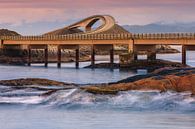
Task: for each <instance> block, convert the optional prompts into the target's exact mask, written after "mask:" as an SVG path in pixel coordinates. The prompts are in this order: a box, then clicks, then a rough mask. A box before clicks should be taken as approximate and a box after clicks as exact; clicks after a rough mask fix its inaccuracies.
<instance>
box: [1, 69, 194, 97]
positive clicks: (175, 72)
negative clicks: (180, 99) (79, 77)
mask: <svg viewBox="0 0 195 129" xmlns="http://www.w3.org/2000/svg"><path fill="white" fill-rule="evenodd" d="M194 84H195V68H164V69H158V70H156V71H154V72H152V73H149V74H147V75H136V76H134V77H129V78H126V79H124V80H121V81H118V82H114V83H108V84H96V85H93V84H91V85H87V86H83V85H82V86H81V85H77V84H72V83H64V82H58V81H54V80H48V79H39V78H26V79H14V80H1V81H0V85H4V86H11V87H18V88H25V87H31V88H38V89H40V87H41V86H59V87H60V88H61V89H59V90H66V89H74V88H77V89H80V90H83V91H85V92H88V93H92V94H103V95H109V94H113V95H114V94H117V93H119V92H121V91H130V90H141V91H147V90H158V91H160V92H166V91H175V92H191V93H192V95H195V85H194ZM56 91H57V90H50V91H49V93H48V94H50V93H51V94H52V93H53V92H56Z"/></svg>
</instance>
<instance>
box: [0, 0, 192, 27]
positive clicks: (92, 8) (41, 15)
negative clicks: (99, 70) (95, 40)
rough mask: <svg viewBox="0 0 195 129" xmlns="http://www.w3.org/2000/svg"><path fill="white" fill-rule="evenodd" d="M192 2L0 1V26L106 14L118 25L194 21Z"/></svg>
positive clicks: (114, 0) (142, 0)
mask: <svg viewBox="0 0 195 129" xmlns="http://www.w3.org/2000/svg"><path fill="white" fill-rule="evenodd" d="M194 6H195V1H194V0H150V1H147V0H0V24H4V23H8V24H9V25H11V26H22V25H23V24H24V23H26V24H31V23H37V22H56V23H58V22H64V24H65V25H66V24H67V21H70V20H73V21H77V20H79V19H82V18H85V17H88V16H90V15H95V14H109V15H112V16H114V17H115V18H116V20H117V22H118V23H119V24H148V23H151V22H157V21H168V22H169V21H178V22H187V21H189V22H190V21H195V17H194V12H195V8H194Z"/></svg>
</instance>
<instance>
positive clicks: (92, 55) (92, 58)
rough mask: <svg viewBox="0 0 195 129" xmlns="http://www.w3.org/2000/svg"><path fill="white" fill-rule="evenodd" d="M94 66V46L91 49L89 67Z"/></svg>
mask: <svg viewBox="0 0 195 129" xmlns="http://www.w3.org/2000/svg"><path fill="white" fill-rule="evenodd" d="M94 66H95V48H94V45H93V46H92V47H91V67H92V68H94Z"/></svg>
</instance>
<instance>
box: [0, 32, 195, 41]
mask: <svg viewBox="0 0 195 129" xmlns="http://www.w3.org/2000/svg"><path fill="white" fill-rule="evenodd" d="M0 39H1V40H14V41H15V40H16V41H17V40H25V41H34V40H35V41H36V40H37V41H46V40H127V39H151V40H152V39H195V33H154V34H150V33H148V34H143V33H142V34H131V33H129V34H88V35H87V34H68V35H42V36H0Z"/></svg>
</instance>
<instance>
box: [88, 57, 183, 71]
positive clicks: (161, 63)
mask: <svg viewBox="0 0 195 129" xmlns="http://www.w3.org/2000/svg"><path fill="white" fill-rule="evenodd" d="M91 67H92V66H91V65H89V66H86V67H85V68H91ZM165 67H168V68H175V67H176V68H181V67H184V66H183V65H182V64H181V63H178V62H171V61H166V60H160V59H157V60H136V61H131V63H129V64H126V65H120V64H117V63H114V64H113V68H122V69H128V70H137V69H147V70H148V71H149V72H152V71H154V70H156V69H160V68H165ZM94 68H111V64H110V63H99V64H95V65H94Z"/></svg>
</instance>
